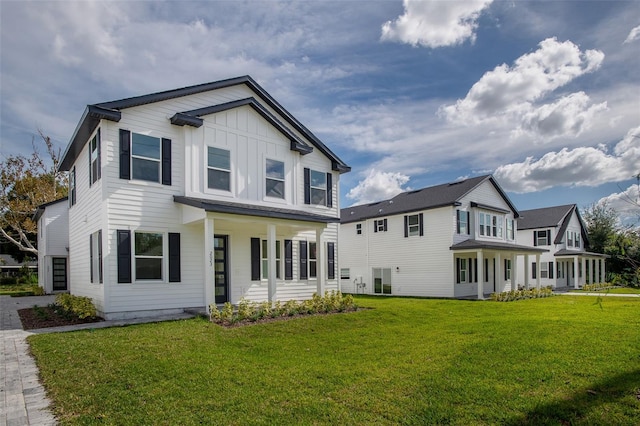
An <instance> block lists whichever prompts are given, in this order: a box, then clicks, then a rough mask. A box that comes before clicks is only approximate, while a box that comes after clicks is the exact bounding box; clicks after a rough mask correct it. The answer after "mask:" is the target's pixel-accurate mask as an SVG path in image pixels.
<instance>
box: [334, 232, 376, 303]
mask: <svg viewBox="0 0 640 426" xmlns="http://www.w3.org/2000/svg"><path fill="white" fill-rule="evenodd" d="M357 224H361V225H362V234H360V235H358V234H357V233H356V225H357ZM372 226H373V222H372V221H361V222H353V223H347V224H344V225H343V224H341V225H340V233H339V244H338V247H339V264H340V268H348V269H349V279H345V280H342V279H341V280H340V289H341V291H342V292H344V293H356V292H357V291H361V289H358V288H357V287H356V281H357V282H360V277H361V278H362V281H363V282H365V281H366V280H367V274H368V270H369V266H368V262H369V248H368V246H367V242H368V232H369V230H370V227H372ZM371 232H373V231H371ZM339 273H340V271H339V270H338V274H339ZM338 277H339V275H338Z"/></svg>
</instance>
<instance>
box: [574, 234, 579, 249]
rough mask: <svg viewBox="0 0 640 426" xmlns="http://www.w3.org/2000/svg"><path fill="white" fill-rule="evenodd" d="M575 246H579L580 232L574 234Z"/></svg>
mask: <svg viewBox="0 0 640 426" xmlns="http://www.w3.org/2000/svg"><path fill="white" fill-rule="evenodd" d="M574 242H575V247H576V248H580V232H576V233H575V235H574Z"/></svg>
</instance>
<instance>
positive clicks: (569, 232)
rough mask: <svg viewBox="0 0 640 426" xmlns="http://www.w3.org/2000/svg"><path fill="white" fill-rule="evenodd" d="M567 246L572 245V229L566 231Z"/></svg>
mask: <svg viewBox="0 0 640 426" xmlns="http://www.w3.org/2000/svg"><path fill="white" fill-rule="evenodd" d="M567 247H573V231H567Z"/></svg>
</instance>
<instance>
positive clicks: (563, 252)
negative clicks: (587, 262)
mask: <svg viewBox="0 0 640 426" xmlns="http://www.w3.org/2000/svg"><path fill="white" fill-rule="evenodd" d="M553 255H554V256H556V257H574V256H588V257H602V258H604V259H608V258H610V257H611V256H609V255H608V254H602V253H592V252H589V251H580V250H567V249H562V250H558V251H557V252H555V253H554V254H553Z"/></svg>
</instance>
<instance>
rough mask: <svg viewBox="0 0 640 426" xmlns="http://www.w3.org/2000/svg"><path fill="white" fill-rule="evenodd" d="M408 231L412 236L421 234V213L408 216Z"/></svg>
mask: <svg viewBox="0 0 640 426" xmlns="http://www.w3.org/2000/svg"><path fill="white" fill-rule="evenodd" d="M407 233H408V235H409V236H410V237H412V236H414V235H420V215H419V214H412V215H409V216H407Z"/></svg>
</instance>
